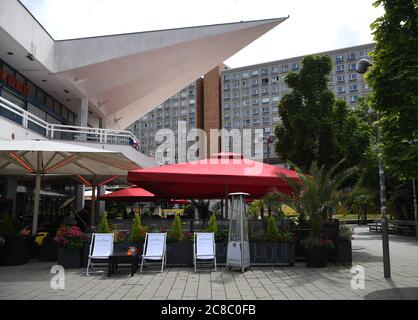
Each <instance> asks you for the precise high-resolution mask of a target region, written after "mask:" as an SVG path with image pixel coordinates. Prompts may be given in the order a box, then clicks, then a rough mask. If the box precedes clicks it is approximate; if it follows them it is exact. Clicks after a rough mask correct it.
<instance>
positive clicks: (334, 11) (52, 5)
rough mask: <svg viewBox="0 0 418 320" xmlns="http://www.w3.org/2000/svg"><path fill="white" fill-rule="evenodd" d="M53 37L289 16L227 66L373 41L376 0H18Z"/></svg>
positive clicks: (283, 57)
mask: <svg viewBox="0 0 418 320" xmlns="http://www.w3.org/2000/svg"><path fill="white" fill-rule="evenodd" d="M21 2H22V3H23V4H24V5H25V6H26V7H27V8H28V9H29V11H31V13H32V14H33V15H34V16H35V18H36V19H37V20H38V21H39V22H40V23H41V24H42V25H43V26H44V28H45V29H46V30H47V31H48V32H49V33H50V34H51V36H52V37H53V38H54V39H56V40H59V39H71V38H81V37H88V36H98V35H106V34H118V33H127V32H139V31H150V30H159V29H170V28H179V27H189V26H198V25H207V24H217V23H228V22H238V21H241V20H243V21H248V20H257V19H268V18H278V17H287V16H288V15H289V16H290V17H289V19H288V20H286V21H284V22H283V23H281V24H280V25H279V26H277V27H276V28H274V29H273V30H271V31H269V32H268V33H266V34H265V35H264V36H262V37H260V38H259V39H257V40H256V41H255V42H253V43H252V44H250V45H249V46H247V47H246V48H244V49H243V50H241V51H240V52H238V53H237V54H235V55H234V56H232V57H230V58H229V59H228V60H226V61H225V63H226V65H228V66H229V67H231V68H236V67H241V66H246V65H252V64H257V63H262V62H268V61H273V60H280V59H285V58H291V57H295V56H302V55H306V54H312V53H319V52H323V51H329V50H334V49H339V48H344V47H349V46H355V45H361V44H365V43H369V42H372V41H373V36H372V34H371V30H370V24H371V23H372V22H373V21H374V20H375V19H376V18H378V17H379V16H381V15H382V14H383V13H384V9H383V8H381V7H379V8H374V7H373V5H372V4H373V2H374V0H315V1H314V0H210V1H199V0H152V1H145V0H21Z"/></svg>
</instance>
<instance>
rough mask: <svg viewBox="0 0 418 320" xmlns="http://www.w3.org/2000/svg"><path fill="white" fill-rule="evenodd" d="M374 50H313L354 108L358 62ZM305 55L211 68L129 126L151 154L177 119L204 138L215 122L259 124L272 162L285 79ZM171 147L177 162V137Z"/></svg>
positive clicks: (360, 90) (359, 89)
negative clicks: (326, 62)
mask: <svg viewBox="0 0 418 320" xmlns="http://www.w3.org/2000/svg"><path fill="white" fill-rule="evenodd" d="M373 49H374V44H373V43H370V44H365V45H360V46H354V47H349V48H342V49H338V50H333V51H327V52H321V53H318V54H316V55H327V56H329V57H330V58H331V60H332V62H333V67H332V71H331V73H330V75H329V82H328V86H329V88H330V90H331V91H332V92H333V93H334V94H335V96H336V97H337V99H343V100H345V101H346V102H347V103H348V104H349V105H350V106H352V107H354V106H355V105H356V103H357V100H358V98H359V97H362V96H365V95H367V94H368V93H369V92H370V89H369V87H368V86H367V84H366V83H365V81H364V79H363V77H361V76H360V75H358V74H357V73H356V63H357V62H358V60H360V59H361V58H368V59H370V52H372V51H373ZM304 57H305V56H300V57H294V58H289V59H283V60H277V61H271V62H266V63H261V64H257V65H251V66H245V67H240V68H232V69H231V68H228V67H226V66H223V67H221V68H219V69H216V70H215V69H214V70H212V71H211V72H210V73H208V74H206V75H205V76H204V77H203V78H201V79H198V80H196V81H195V82H193V83H191V84H190V85H189V86H187V87H186V88H184V89H183V90H181V91H179V92H178V93H177V94H176V95H174V96H173V97H171V98H169V99H167V100H166V101H165V102H164V103H162V104H161V105H159V106H157V108H155V109H154V110H153V111H151V112H149V113H148V114H147V115H145V116H144V117H142V118H141V119H139V120H138V121H136V122H135V123H134V124H132V125H131V126H130V127H129V128H128V130H130V131H132V132H133V133H134V134H135V135H136V136H137V137H138V138H139V140H140V142H141V151H142V152H143V153H145V154H148V155H150V156H154V155H155V151H156V149H157V147H158V143H156V141H155V139H156V134H157V132H158V130H159V129H162V128H166V129H171V130H173V132H174V133H175V135H176V137H177V134H178V121H183V122H185V123H186V128H187V131H189V130H190V129H193V128H200V129H204V130H205V131H206V133H207V137H208V139H210V137H209V134H208V130H209V129H212V128H215V127H216V129H219V128H224V129H227V130H232V129H238V130H240V131H242V130H244V129H251V130H252V132H253V133H254V132H256V129H258V131H257V132H261V137H258V138H259V139H262V140H263V143H264V146H263V159H265V160H266V161H270V160H272V161H274V160H275V158H277V156H276V155H275V152H274V143H273V139H272V138H271V135H273V134H274V127H275V126H276V125H277V124H278V123H280V116H279V112H278V104H279V102H280V99H281V98H282V97H283V95H284V94H286V93H288V92H289V88H288V86H287V84H286V83H285V81H284V78H285V76H286V75H287V74H288V73H289V72H298V71H299V70H300V68H301V63H302V60H303V58H304ZM208 75H209V76H208ZM213 75H215V76H217V75H219V81H214V80H213ZM217 86H219V87H217ZM218 96H219V97H218ZM218 101H219V103H218ZM218 108H219V110H218ZM218 127H219V128H218ZM160 138H161V137H158V139H160ZM253 138H254V139H256V138H257V137H255V136H254V137H253ZM208 144H210V141H208ZM189 145H190V143H189V144H188V145H187V146H189ZM231 147H232V145H231ZM175 148H176V156H175V159H176V161H177V160H178V159H179V156H178V152H179V151H178V150H179V149H178V140H177V139H176V147H175ZM208 150H209V148H208ZM231 151H232V150H231Z"/></svg>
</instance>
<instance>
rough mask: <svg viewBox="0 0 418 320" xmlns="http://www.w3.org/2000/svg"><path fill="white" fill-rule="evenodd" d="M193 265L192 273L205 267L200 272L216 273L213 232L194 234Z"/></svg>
mask: <svg viewBox="0 0 418 320" xmlns="http://www.w3.org/2000/svg"><path fill="white" fill-rule="evenodd" d="M193 263H194V271H195V272H197V270H198V267H206V269H205V268H202V269H200V271H212V268H213V267H215V271H216V246H215V234H214V233H213V232H195V233H194V242H193Z"/></svg>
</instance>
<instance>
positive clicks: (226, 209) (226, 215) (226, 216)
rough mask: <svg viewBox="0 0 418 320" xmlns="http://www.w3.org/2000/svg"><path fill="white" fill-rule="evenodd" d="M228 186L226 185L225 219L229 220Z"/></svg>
mask: <svg viewBox="0 0 418 320" xmlns="http://www.w3.org/2000/svg"><path fill="white" fill-rule="evenodd" d="M228 218H229V215H228V185H227V184H226V185H225V219H228Z"/></svg>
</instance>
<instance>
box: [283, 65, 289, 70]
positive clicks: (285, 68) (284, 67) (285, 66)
mask: <svg viewBox="0 0 418 320" xmlns="http://www.w3.org/2000/svg"><path fill="white" fill-rule="evenodd" d="M287 71H289V66H288V65H287V64H284V65H282V72H287Z"/></svg>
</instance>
